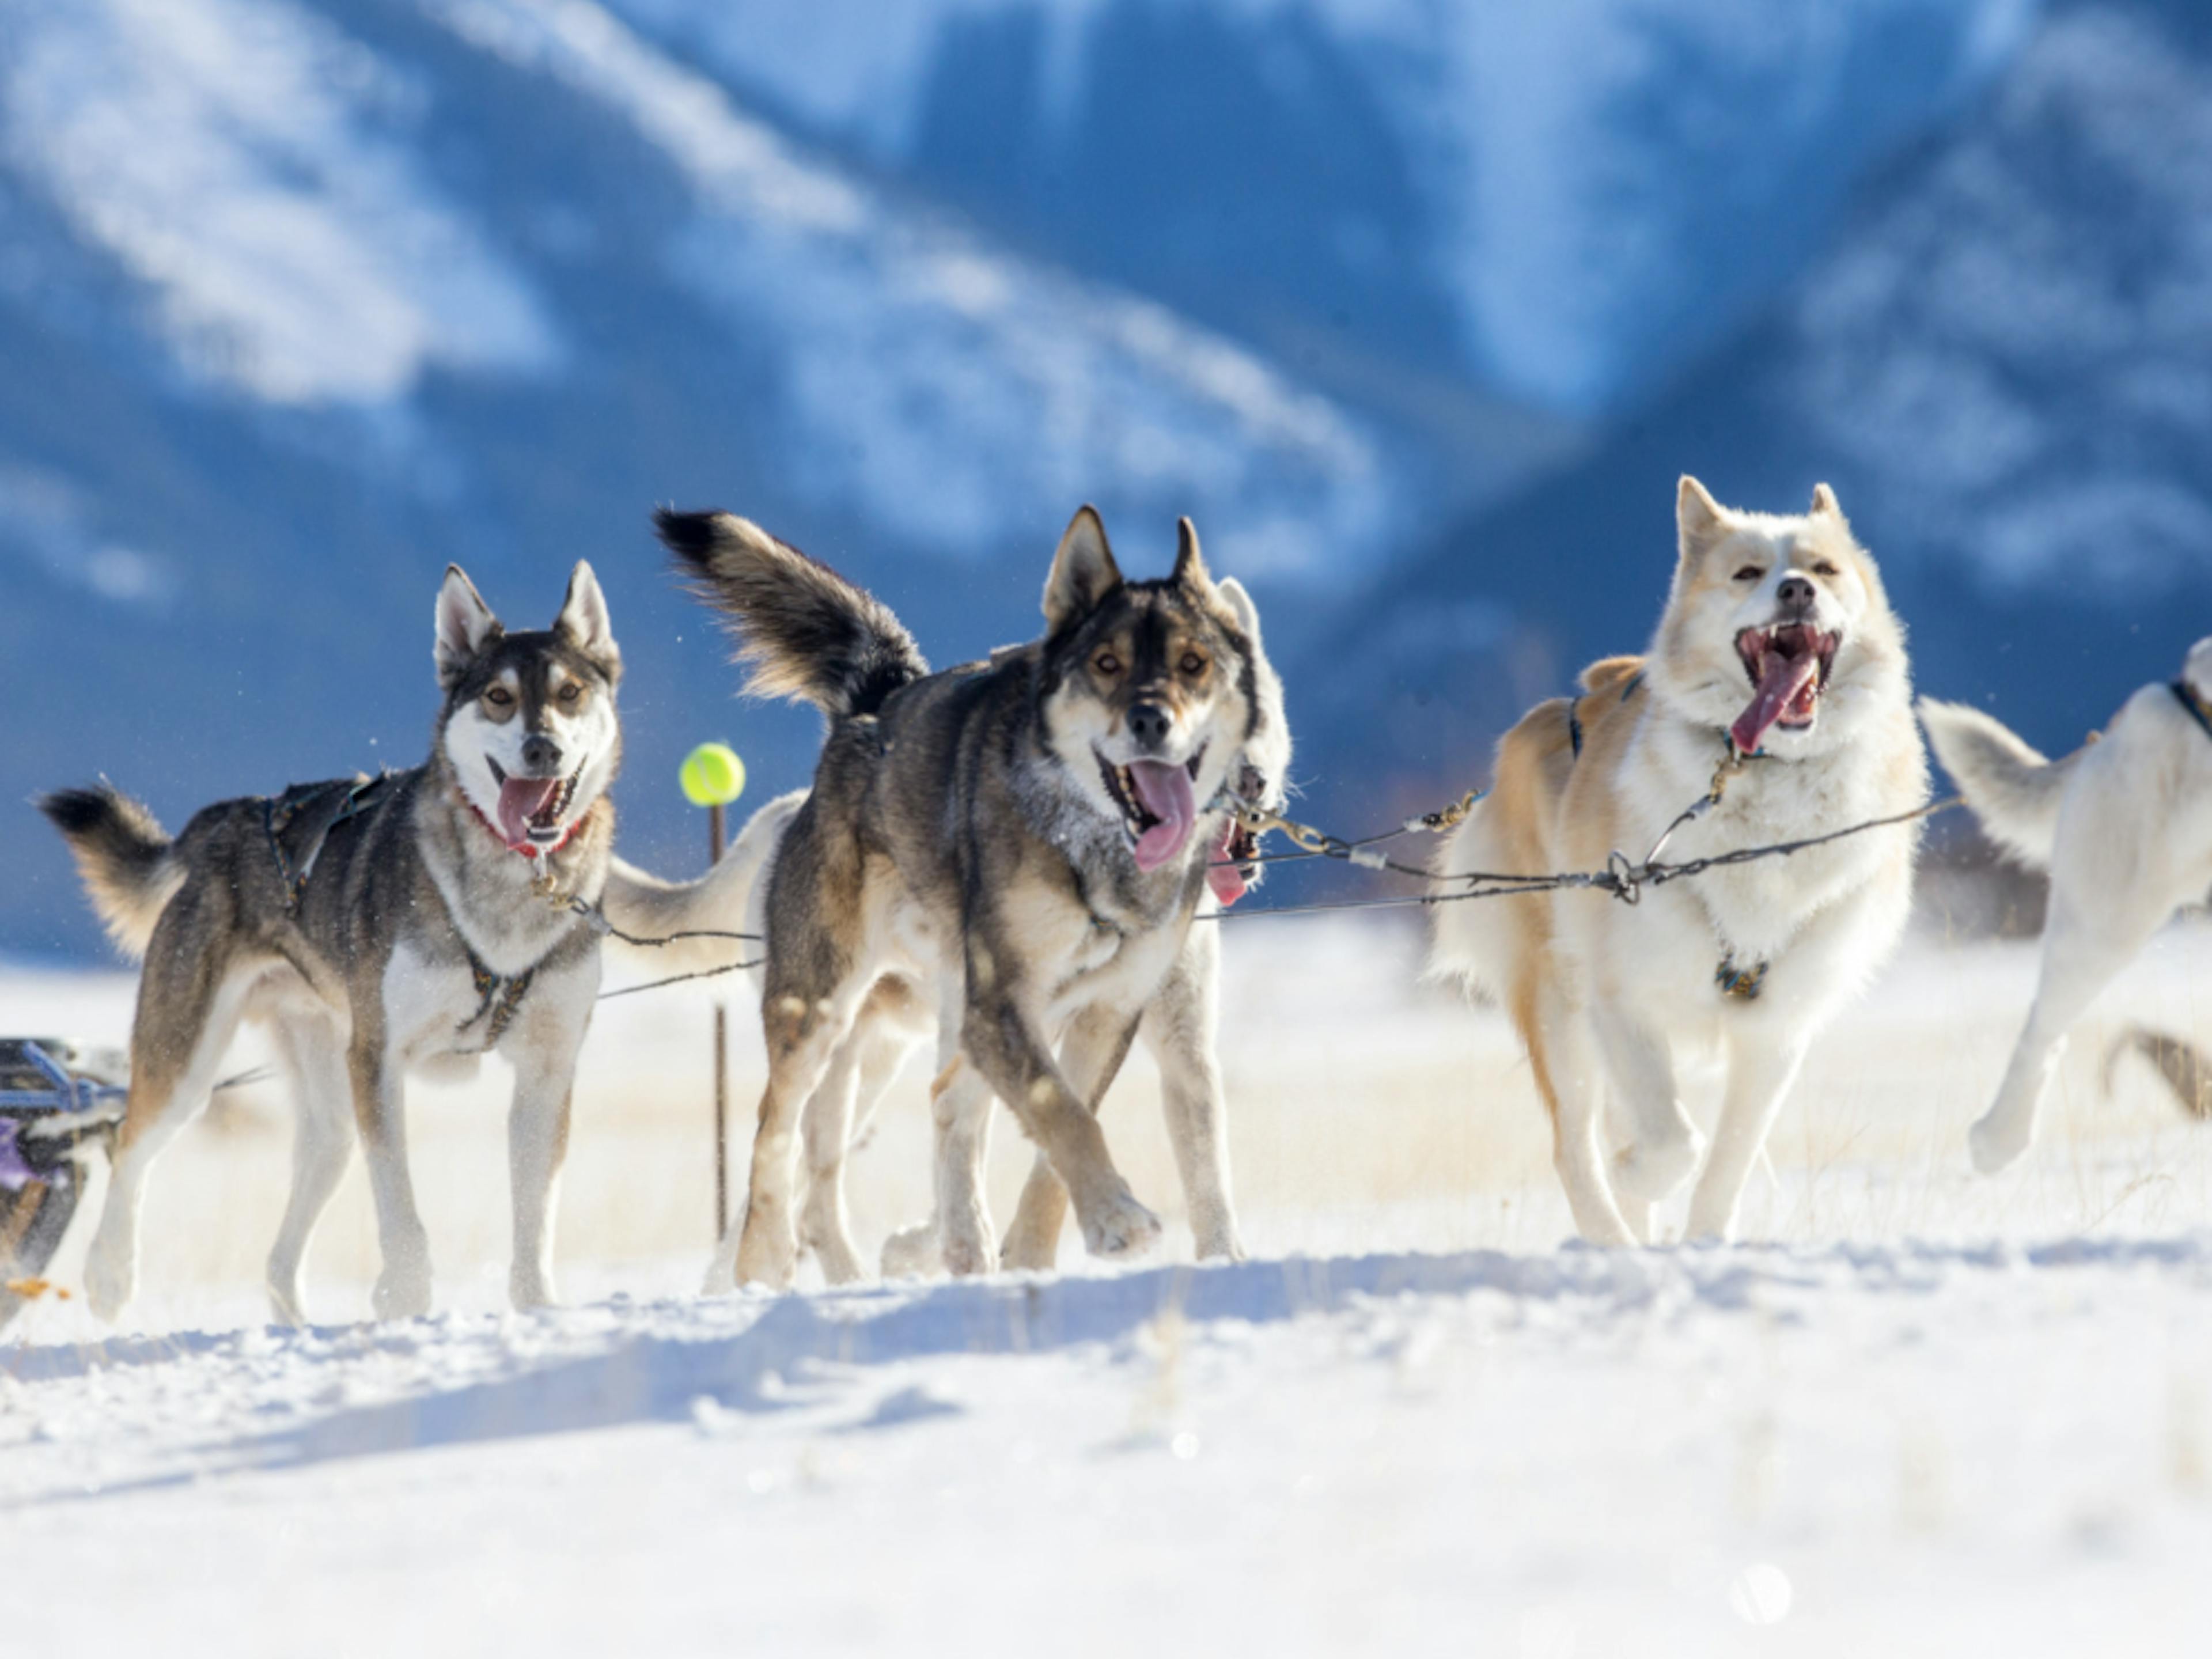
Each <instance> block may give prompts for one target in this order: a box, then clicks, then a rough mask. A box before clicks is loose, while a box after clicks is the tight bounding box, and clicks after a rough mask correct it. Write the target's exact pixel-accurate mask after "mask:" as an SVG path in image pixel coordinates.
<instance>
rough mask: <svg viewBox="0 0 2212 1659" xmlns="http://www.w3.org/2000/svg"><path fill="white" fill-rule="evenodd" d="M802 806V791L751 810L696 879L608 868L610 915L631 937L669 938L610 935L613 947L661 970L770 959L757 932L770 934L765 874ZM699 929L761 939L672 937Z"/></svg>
mask: <svg viewBox="0 0 2212 1659" xmlns="http://www.w3.org/2000/svg"><path fill="white" fill-rule="evenodd" d="M805 804H806V792H805V790H804V789H797V790H793V792H792V793H789V794H787V795H779V796H777V797H776V798H775V799H774V800H772V801H770V802H769V804H768V805H765V806H763V807H762V808H761V810H760V811H757V812H756V813H754V814H753V816H752V818H751V820H750V822H749V823H746V825H745V827H744V830H743V831H742V832H740V833H739V835H738V839H737V841H736V842H735V843H734V844H733V845H732V847H731V848H730V850H729V851H728V852H726V853H725V854H723V855H722V860H721V862H720V863H719V864H717V865H716V866H714V868H713V869H712V870H709V871H708V872H707V873H706V874H705V875H703V876H701V877H700V878H698V879H697V880H696V881H682V882H678V881H665V880H663V879H662V878H660V877H659V876H654V875H648V874H647V872H644V871H642V870H641V869H639V868H638V867H637V866H635V865H634V864H631V863H629V862H628V861H627V860H623V859H617V860H615V861H614V865H613V867H612V868H611V869H610V870H609V871H608V872H607V885H606V891H605V895H604V896H603V898H602V900H601V902H602V904H603V905H604V907H605V910H606V917H607V920H608V921H611V922H612V923H613V924H614V925H615V926H616V927H618V928H620V929H621V930H622V932H623V933H628V934H629V935H631V936H632V940H635V939H666V940H668V941H669V942H668V943H667V944H665V945H638V944H635V943H633V942H631V940H625V939H622V938H621V937H620V936H619V935H610V936H609V938H608V939H607V946H606V948H607V950H608V952H609V953H610V954H611V955H612V956H613V957H616V958H617V960H619V961H621V962H622V963H623V964H624V965H625V966H627V967H630V968H635V969H639V970H641V971H644V970H647V969H650V970H651V971H653V972H654V973H659V974H696V973H705V972H708V971H711V970H713V969H716V968H721V967H726V966H727V965H728V964H729V963H733V962H753V961H757V960H759V959H760V958H761V957H764V956H766V955H767V954H768V943H767V940H766V939H764V938H762V937H757V936H759V935H764V934H765V933H767V932H768V927H767V923H766V911H767V905H766V900H767V896H768V895H767V890H766V884H767V879H768V872H769V868H770V867H771V866H773V865H774V863H775V855H776V854H777V852H778V851H779V850H781V848H782V846H783V837H784V832H785V831H786V830H787V829H790V828H791V821H792V819H793V817H796V816H797V815H798V812H799V808H800V807H802V806H804V805H805ZM702 932H705V933H750V934H753V935H756V937H754V938H750V939H714V938H708V939H678V938H675V937H673V936H674V935H678V934H682V933H702Z"/></svg>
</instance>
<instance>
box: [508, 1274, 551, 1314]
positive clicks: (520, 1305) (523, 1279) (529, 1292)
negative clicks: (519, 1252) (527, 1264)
mask: <svg viewBox="0 0 2212 1659" xmlns="http://www.w3.org/2000/svg"><path fill="white" fill-rule="evenodd" d="M560 1299H561V1298H560V1297H558V1296H557V1295H556V1294H555V1293H554V1290H553V1281H552V1280H551V1279H549V1278H548V1277H546V1276H545V1275H544V1273H537V1272H534V1271H532V1270H529V1269H526V1268H522V1267H517V1268H515V1269H514V1271H513V1272H512V1273H509V1274H508V1275H507V1300H508V1301H510V1302H512V1303H513V1304H514V1306H515V1310H516V1311H517V1312H526V1311H527V1310H530V1309H532V1308H550V1307H552V1306H553V1305H554V1304H556V1303H558V1302H559V1301H560Z"/></svg>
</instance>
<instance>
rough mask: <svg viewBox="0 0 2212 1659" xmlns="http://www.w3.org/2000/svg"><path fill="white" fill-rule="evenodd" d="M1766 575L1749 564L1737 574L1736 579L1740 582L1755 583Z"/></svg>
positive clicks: (1755, 566)
mask: <svg viewBox="0 0 2212 1659" xmlns="http://www.w3.org/2000/svg"><path fill="white" fill-rule="evenodd" d="M1765 574H1766V573H1765V571H1764V570H1761V569H1760V568H1759V567H1758V566H1757V565H1755V564H1747V565H1746V566H1744V568H1742V569H1741V570H1739V571H1737V572H1736V573H1735V579H1736V580H1738V581H1740V582H1755V581H1757V580H1759V578H1760V577H1761V576H1764V575H1765Z"/></svg>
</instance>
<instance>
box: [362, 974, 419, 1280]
mask: <svg viewBox="0 0 2212 1659" xmlns="http://www.w3.org/2000/svg"><path fill="white" fill-rule="evenodd" d="M383 1049H384V1032H383V1028H382V1025H381V1023H377V1024H374V1025H370V1024H369V1023H368V1022H366V1021H364V1020H362V1018H360V1015H359V1012H358V1008H356V1018H355V1022H354V1030H353V1039H352V1041H351V1042H349V1043H348V1044H347V1046H346V1073H347V1076H348V1079H349V1081H350V1082H351V1083H352V1085H353V1115H354V1124H355V1127H356V1128H358V1129H359V1130H360V1132H361V1151H362V1159H363V1160H364V1161H365V1162H366V1163H367V1164H368V1191H369V1196H370V1197H371V1198H372V1199H374V1200H375V1203H376V1241H377V1246H378V1249H379V1251H380V1253H381V1255H383V1257H384V1267H383V1270H382V1271H381V1272H380V1273H378V1274H377V1276H376V1284H375V1285H374V1287H373V1288H372V1289H371V1290H370V1291H369V1305H370V1306H371V1307H373V1308H374V1309H375V1310H376V1316H377V1317H378V1318H379V1319H413V1318H416V1317H418V1316H421V1315H423V1314H427V1313H428V1312H429V1311H430V1234H429V1231H428V1229H427V1228H425V1227H424V1226H423V1225H422V1213H421V1212H419V1211H418V1210H416V1207H415V1183H414V1181H413V1179H412V1178H411V1177H410V1176H409V1174H408V1172H407V1092H406V1089H405V1087H404V1085H403V1083H402V1080H401V1079H400V1076H399V1073H398V1069H397V1067H395V1066H390V1065H387V1064H386V1060H385V1055H384V1052H383Z"/></svg>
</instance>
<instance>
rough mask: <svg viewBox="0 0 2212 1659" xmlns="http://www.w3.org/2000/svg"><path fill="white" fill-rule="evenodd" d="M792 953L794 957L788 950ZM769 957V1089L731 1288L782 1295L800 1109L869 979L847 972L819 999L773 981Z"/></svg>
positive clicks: (788, 1266)
mask: <svg viewBox="0 0 2212 1659" xmlns="http://www.w3.org/2000/svg"><path fill="white" fill-rule="evenodd" d="M793 954H794V955H797V954H799V953H798V952H793ZM781 966H782V959H781V958H771V959H770V962H769V984H768V990H767V994H766V995H765V996H764V997H763V1000H762V1006H761V1024H762V1029H763V1034H764V1035H765V1036H766V1037H767V1039H768V1052H769V1073H768V1087H767V1089H766V1090H765V1091H763V1093H762V1095H761V1103H760V1116H759V1120H758V1123H757V1127H756V1128H755V1129H754V1132H753V1154H752V1170H751V1175H750V1179H749V1181H748V1182H747V1187H746V1192H745V1218H744V1226H743V1227H742V1228H741V1229H740V1231H739V1232H738V1254H737V1282H738V1283H739V1284H741V1285H773V1286H775V1288H777V1289H783V1288H785V1287H787V1286H788V1285H790V1283H791V1279H792V1274H793V1271H794V1270H795V1269H796V1267H797V1266H798V1262H799V1226H798V1218H797V1216H796V1215H795V1214H794V1213H793V1209H794V1206H793V1197H794V1195H795V1189H796V1188H797V1187H798V1185H799V1129H800V1127H801V1124H802V1121H803V1117H804V1109H805V1105H806V1103H807V1102H808V1101H809V1100H810V1099H811V1098H812V1097H813V1095H814V1093H815V1091H817V1090H818V1089H820V1088H821V1087H822V1086H823V1079H824V1078H825V1076H826V1075H827V1074H828V1073H829V1066H830V1062H831V1061H832V1060H834V1059H835V1058H836V1054H837V1050H838V1048H839V1047H840V1046H841V1045H842V1043H843V1042H845V1039H846V1036H847V1034H848V1032H849V1031H850V1030H852V1027H853V1020H854V1016H855V1015H856V1014H857V1013H858V1012H859V1011H860V1001H861V999H862V997H863V996H865V995H866V992H867V988H868V981H869V977H870V976H869V975H862V974H856V973H854V972H852V971H851V970H850V969H847V971H846V972H845V973H844V975H843V976H842V979H841V980H839V981H836V982H834V983H833V984H832V985H830V986H829V987H828V988H827V989H826V991H824V992H823V994H818V995H815V996H811V997H810V996H808V995H807V994H805V993H806V991H808V990H809V989H811V988H813V987H811V985H808V984H807V983H805V981H797V980H795V979H792V978H780V977H779V969H781Z"/></svg>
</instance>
